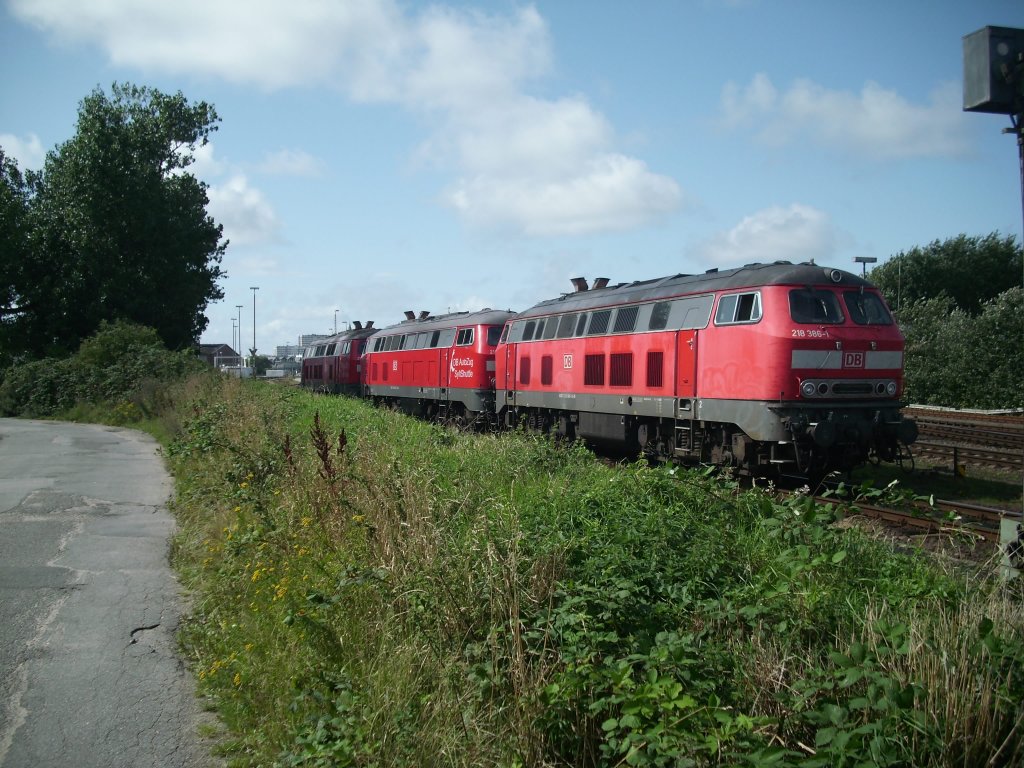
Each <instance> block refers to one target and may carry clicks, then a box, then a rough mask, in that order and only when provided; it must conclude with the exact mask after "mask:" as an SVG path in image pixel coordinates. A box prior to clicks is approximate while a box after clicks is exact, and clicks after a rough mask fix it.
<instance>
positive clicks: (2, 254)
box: [0, 148, 28, 366]
mask: <svg viewBox="0 0 1024 768" xmlns="http://www.w3.org/2000/svg"><path fill="white" fill-rule="evenodd" d="M27 219H28V186H27V184H26V182H25V179H24V178H23V177H22V175H21V172H20V171H19V170H18V166H17V165H15V164H14V162H13V161H12V160H11V159H10V158H8V157H7V156H6V155H5V154H4V151H3V149H2V148H0V366H5V365H7V364H8V363H10V362H11V354H10V351H11V349H12V339H11V338H10V337H9V332H10V331H12V330H13V328H12V325H13V323H12V321H13V318H14V317H15V315H16V314H17V313H18V304H19V285H20V284H21V282H22V281H21V280H20V279H19V275H20V273H21V271H22V269H23V264H24V263H25V256H26V249H27V237H26V226H27Z"/></svg>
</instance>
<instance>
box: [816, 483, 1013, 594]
mask: <svg viewBox="0 0 1024 768" xmlns="http://www.w3.org/2000/svg"><path fill="white" fill-rule="evenodd" d="M816 500H817V501H818V502H819V503H822V504H835V503H836V502H837V501H838V502H839V503H841V504H845V505H846V506H847V507H848V508H849V509H850V510H851V511H852V512H854V513H856V514H859V515H863V516H865V517H868V518H871V519H874V520H880V521H882V522H884V523H885V524H887V525H890V526H893V527H896V528H901V529H909V530H912V531H918V532H921V533H934V534H937V535H940V536H948V537H950V538H957V539H960V540H966V541H967V542H968V543H969V542H971V541H973V542H975V543H984V544H986V545H988V546H989V547H990V548H991V549H992V550H993V551H995V550H998V551H999V553H1000V555H1001V557H1002V568H1003V573H1004V575H1006V576H1007V577H1016V576H1019V575H1020V572H1021V570H1022V569H1024V515H1022V514H1021V513H1020V512H1014V511H1010V510H1004V509H995V508H993V507H985V506H980V505H977V504H968V503H965V502H960V501H946V500H939V499H936V500H935V502H934V505H933V506H930V505H925V504H913V505H911V506H910V507H909V508H906V509H896V508H893V507H883V506H879V505H877V504H870V503H863V502H860V501H856V500H850V501H845V500H841V499H838V500H837V499H836V498H835V497H817V498H816Z"/></svg>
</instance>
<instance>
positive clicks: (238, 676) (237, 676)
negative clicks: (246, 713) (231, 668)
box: [231, 672, 242, 688]
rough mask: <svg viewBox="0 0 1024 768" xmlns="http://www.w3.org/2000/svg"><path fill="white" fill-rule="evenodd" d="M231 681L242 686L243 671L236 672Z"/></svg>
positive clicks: (236, 685)
mask: <svg viewBox="0 0 1024 768" xmlns="http://www.w3.org/2000/svg"><path fill="white" fill-rule="evenodd" d="M231 682H233V683H234V684H235V687H236V688H237V687H238V686H240V685H241V684H242V673H241V672H235V676H234V678H232V680H231Z"/></svg>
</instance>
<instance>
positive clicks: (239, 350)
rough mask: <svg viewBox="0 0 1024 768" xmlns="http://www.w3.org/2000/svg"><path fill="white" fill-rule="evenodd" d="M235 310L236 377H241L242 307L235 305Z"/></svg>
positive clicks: (242, 357)
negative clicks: (236, 340) (236, 328)
mask: <svg viewBox="0 0 1024 768" xmlns="http://www.w3.org/2000/svg"><path fill="white" fill-rule="evenodd" d="M235 308H236V309H237V310H238V375H239V376H241V375H242V360H243V359H244V358H245V355H243V354H242V305H241V304H235Z"/></svg>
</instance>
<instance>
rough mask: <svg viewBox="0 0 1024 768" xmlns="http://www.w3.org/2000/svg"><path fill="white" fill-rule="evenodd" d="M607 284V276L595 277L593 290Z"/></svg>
mask: <svg viewBox="0 0 1024 768" xmlns="http://www.w3.org/2000/svg"><path fill="white" fill-rule="evenodd" d="M607 285H608V278H607V277H595V278H594V290H595V291H596V290H597V289H598V288H604V287H606V286H607Z"/></svg>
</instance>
